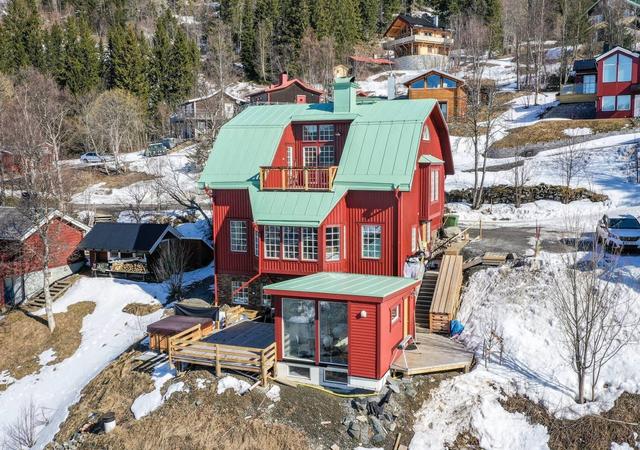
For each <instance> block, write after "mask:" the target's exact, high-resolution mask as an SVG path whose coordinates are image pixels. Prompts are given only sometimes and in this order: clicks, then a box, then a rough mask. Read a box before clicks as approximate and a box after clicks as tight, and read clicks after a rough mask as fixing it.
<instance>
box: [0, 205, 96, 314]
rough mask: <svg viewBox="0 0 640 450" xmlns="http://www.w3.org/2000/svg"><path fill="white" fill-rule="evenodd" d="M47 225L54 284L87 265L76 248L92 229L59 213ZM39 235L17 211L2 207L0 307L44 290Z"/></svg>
mask: <svg viewBox="0 0 640 450" xmlns="http://www.w3.org/2000/svg"><path fill="white" fill-rule="evenodd" d="M47 221H48V223H49V229H48V231H47V233H48V236H49V242H50V246H49V248H50V252H51V253H50V259H49V268H50V270H51V280H52V281H55V280H58V279H60V278H63V277H65V276H67V275H69V274H71V273H73V272H77V271H78V270H79V269H80V268H82V266H83V265H84V258H83V257H82V254H81V253H79V252H78V251H77V247H78V244H79V243H80V241H81V240H82V238H83V236H84V234H85V233H86V232H87V231H89V227H87V226H86V225H84V224H83V223H80V222H78V221H76V220H75V219H73V218H71V217H69V216H67V215H64V214H62V213H60V212H58V211H54V212H52V213H51V214H49V216H48V218H47ZM43 224H44V222H43ZM37 231H38V229H37V227H35V226H34V224H33V223H32V222H31V221H30V220H27V218H25V216H24V215H23V214H22V212H20V211H19V210H17V209H16V208H11V207H6V206H1V207H0V281H2V283H1V284H2V286H1V289H0V307H2V306H3V305H4V304H5V303H6V304H18V303H20V302H22V301H24V300H26V299H28V298H29V297H31V296H32V295H34V294H36V293H37V292H39V291H41V290H42V287H43V277H42V239H41V237H40V235H39V233H37Z"/></svg>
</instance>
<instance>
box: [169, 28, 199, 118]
mask: <svg viewBox="0 0 640 450" xmlns="http://www.w3.org/2000/svg"><path fill="white" fill-rule="evenodd" d="M199 55H200V52H199V51H198V47H197V45H196V44H195V42H194V41H193V40H191V39H189V37H188V36H187V34H186V33H185V32H184V30H183V29H182V28H178V29H177V30H176V35H175V39H174V41H173V46H172V47H171V70H170V72H169V78H170V81H171V85H170V86H169V89H168V90H167V92H166V94H165V99H166V101H167V103H168V104H169V105H175V104H176V103H178V102H179V101H181V100H184V99H185V98H186V97H187V96H188V95H189V94H190V93H191V92H192V91H193V88H194V86H195V84H196V77H197V73H198V62H199V59H200V58H199Z"/></svg>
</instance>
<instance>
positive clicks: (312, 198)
mask: <svg viewBox="0 0 640 450" xmlns="http://www.w3.org/2000/svg"><path fill="white" fill-rule="evenodd" d="M248 189H249V198H250V200H251V210H252V213H253V218H254V220H255V221H256V223H258V224H259V225H284V226H287V225H291V226H294V225H295V226H300V227H319V226H320V224H321V223H322V221H323V220H324V218H325V217H327V215H328V214H329V213H330V212H331V210H332V209H333V208H334V207H335V206H336V204H337V203H338V202H339V201H340V199H341V198H342V197H343V196H344V194H345V193H346V192H347V190H346V189H345V188H342V187H339V188H336V189H335V190H334V191H333V192H304V191H261V190H259V189H258V188H256V187H255V186H251V187H249V188H248Z"/></svg>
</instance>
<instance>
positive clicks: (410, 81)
mask: <svg viewBox="0 0 640 450" xmlns="http://www.w3.org/2000/svg"><path fill="white" fill-rule="evenodd" d="M430 73H437V74H439V75H441V76H443V77H445V78H451V79H452V80H456V81H459V82H460V83H464V80H463V79H462V78H460V77H457V76H455V75H451V74H450V73H448V72H445V71H443V70H439V69H430V70H427V71H426V72H424V73H421V74H420V75H418V76H417V77H414V78H412V79H410V80H408V81H405V82H404V85H405V86H409V85H410V84H411V83H413V82H414V81H416V80H417V79H419V78H422V77H425V76H427V75H429V74H430Z"/></svg>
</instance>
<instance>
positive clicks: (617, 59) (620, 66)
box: [602, 54, 633, 83]
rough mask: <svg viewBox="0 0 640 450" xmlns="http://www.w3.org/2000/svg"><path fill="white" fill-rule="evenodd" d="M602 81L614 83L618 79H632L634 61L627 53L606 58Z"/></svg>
mask: <svg viewBox="0 0 640 450" xmlns="http://www.w3.org/2000/svg"><path fill="white" fill-rule="evenodd" d="M602 65H603V73H602V81H603V82H604V83H613V82H616V81H631V72H632V68H633V63H632V60H631V58H630V57H628V56H626V55H620V54H618V55H612V56H609V57H608V58H607V59H605V60H604V62H603V63H602Z"/></svg>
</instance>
